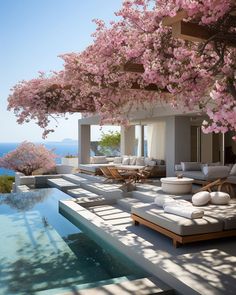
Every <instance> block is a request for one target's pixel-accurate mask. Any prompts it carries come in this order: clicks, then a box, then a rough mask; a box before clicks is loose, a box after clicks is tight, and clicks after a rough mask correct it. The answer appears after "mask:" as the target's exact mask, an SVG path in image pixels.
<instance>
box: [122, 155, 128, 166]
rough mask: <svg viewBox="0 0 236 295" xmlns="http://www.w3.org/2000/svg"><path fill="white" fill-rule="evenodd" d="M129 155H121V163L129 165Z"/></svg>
mask: <svg viewBox="0 0 236 295" xmlns="http://www.w3.org/2000/svg"><path fill="white" fill-rule="evenodd" d="M129 164H130V162H129V157H128V156H123V157H122V165H129Z"/></svg>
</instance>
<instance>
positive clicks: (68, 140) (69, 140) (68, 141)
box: [61, 138, 78, 143]
mask: <svg viewBox="0 0 236 295" xmlns="http://www.w3.org/2000/svg"><path fill="white" fill-rule="evenodd" d="M61 142H63V143H77V142H78V140H76V139H72V138H64V139H63V140H62V141H61Z"/></svg>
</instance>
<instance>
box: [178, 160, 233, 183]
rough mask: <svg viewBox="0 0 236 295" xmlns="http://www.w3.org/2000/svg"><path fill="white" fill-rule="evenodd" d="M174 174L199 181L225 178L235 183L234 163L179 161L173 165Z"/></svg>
mask: <svg viewBox="0 0 236 295" xmlns="http://www.w3.org/2000/svg"><path fill="white" fill-rule="evenodd" d="M175 174H176V175H179V174H181V175H183V176H184V177H189V178H193V179H194V180H195V182H200V183H201V182H209V181H213V180H216V179H218V178H221V179H222V178H226V180H227V182H228V183H230V184H236V164H231V165H227V166H223V165H221V164H220V163H204V164H203V163H198V162H181V164H177V165H175Z"/></svg>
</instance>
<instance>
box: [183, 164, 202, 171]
mask: <svg viewBox="0 0 236 295" xmlns="http://www.w3.org/2000/svg"><path fill="white" fill-rule="evenodd" d="M181 167H182V170H183V171H201V168H202V167H201V163H198V162H181Z"/></svg>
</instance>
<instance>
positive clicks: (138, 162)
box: [136, 157, 145, 166]
mask: <svg viewBox="0 0 236 295" xmlns="http://www.w3.org/2000/svg"><path fill="white" fill-rule="evenodd" d="M136 165H138V166H145V161H144V157H137V158H136Z"/></svg>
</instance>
